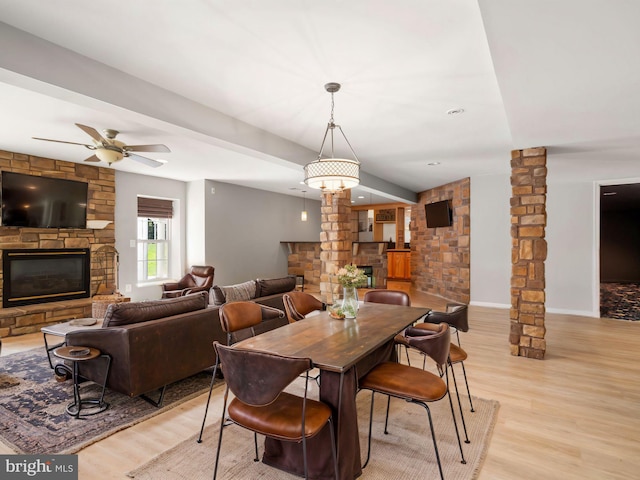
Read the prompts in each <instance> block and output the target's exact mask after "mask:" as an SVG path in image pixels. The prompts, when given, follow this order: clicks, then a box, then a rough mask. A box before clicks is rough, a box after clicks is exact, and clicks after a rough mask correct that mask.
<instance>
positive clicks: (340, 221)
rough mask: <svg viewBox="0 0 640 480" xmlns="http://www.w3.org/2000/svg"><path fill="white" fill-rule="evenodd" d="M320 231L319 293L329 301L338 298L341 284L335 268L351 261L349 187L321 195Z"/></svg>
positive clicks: (351, 237) (324, 299)
mask: <svg viewBox="0 0 640 480" xmlns="http://www.w3.org/2000/svg"><path fill="white" fill-rule="evenodd" d="M321 221H322V231H321V232H320V242H321V243H320V260H321V264H322V271H321V273H320V296H321V297H322V300H323V301H324V302H327V303H329V304H332V303H334V302H335V301H337V300H338V298H339V294H340V292H341V289H342V287H340V284H339V283H338V281H337V279H336V272H337V270H338V268H340V267H342V266H344V265H346V264H348V263H351V257H352V250H351V249H352V246H353V235H352V233H351V190H345V191H342V192H336V193H324V194H323V195H322V217H321Z"/></svg>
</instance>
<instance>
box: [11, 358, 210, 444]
mask: <svg viewBox="0 0 640 480" xmlns="http://www.w3.org/2000/svg"><path fill="white" fill-rule="evenodd" d="M0 372H2V373H3V376H4V377H6V378H7V379H12V380H13V381H12V382H11V384H10V385H7V386H6V387H5V388H0V441H2V442H3V443H4V444H6V445H7V446H9V447H10V448H12V449H13V450H15V451H16V453H24V454H63V453H74V452H77V451H78V450H80V449H82V448H84V447H86V446H87V445H90V444H92V443H94V442H97V441H98V440H101V439H103V438H105V437H107V436H109V435H112V434H114V433H115V432H117V431H119V430H122V429H124V428H127V427H129V426H131V425H135V424H136V423H139V422H142V421H144V420H146V419H148V418H150V417H153V416H155V415H158V414H159V413H162V412H164V411H166V410H168V409H170V408H173V407H175V406H176V405H179V404H181V403H183V402H186V401H187V400H189V399H191V398H194V397H195V396H197V395H200V394H202V393H204V392H206V391H207V389H208V387H209V383H210V381H211V374H206V373H204V372H203V373H200V374H198V375H195V376H193V377H190V378H188V379H185V380H182V381H180V382H176V383H174V384H172V385H169V386H168V387H167V390H166V393H165V397H164V403H163V406H162V407H161V408H156V407H154V406H153V405H151V404H150V403H148V402H146V401H145V400H143V399H141V398H129V397H128V396H126V395H122V394H120V393H116V392H112V391H109V390H107V391H106V394H105V401H106V402H108V403H109V408H108V409H107V410H105V411H104V412H102V413H99V414H97V415H93V416H89V417H84V418H81V419H76V418H74V417H71V416H69V415H68V414H66V413H65V407H66V406H67V404H68V403H69V402H70V401H71V400H72V399H73V385H72V383H71V381H70V380H67V381H66V382H57V381H56V380H55V379H54V376H53V370H51V368H50V367H49V364H48V362H47V356H46V354H45V351H44V348H37V349H33V350H28V351H25V352H21V353H16V354H13V355H8V356H6V357H0ZM99 390H100V389H99V387H97V386H95V385H93V384H92V385H90V386H87V387H83V390H82V391H81V392H82V395H83V396H84V395H85V394H86V395H87V396H99Z"/></svg>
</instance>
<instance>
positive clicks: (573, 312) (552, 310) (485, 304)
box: [469, 301, 600, 318]
mask: <svg viewBox="0 0 640 480" xmlns="http://www.w3.org/2000/svg"><path fill="white" fill-rule="evenodd" d="M469 305H473V306H475V307H488V308H502V309H507V310H508V309H510V308H511V305H509V304H506V303H493V302H476V301H471V303H469ZM546 312H547V313H558V314H560V315H578V316H580V317H594V318H600V314H599V313H597V312H592V311H589V310H571V309H566V308H547V310H546Z"/></svg>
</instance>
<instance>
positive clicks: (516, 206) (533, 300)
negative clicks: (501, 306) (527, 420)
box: [509, 148, 547, 360]
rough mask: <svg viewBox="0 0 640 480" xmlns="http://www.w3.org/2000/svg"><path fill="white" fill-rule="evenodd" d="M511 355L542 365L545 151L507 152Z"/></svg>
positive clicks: (545, 251)
mask: <svg viewBox="0 0 640 480" xmlns="http://www.w3.org/2000/svg"><path fill="white" fill-rule="evenodd" d="M511 190H512V197H511V238H512V240H511V265H512V266H511V314H510V317H511V330H510V334H509V343H510V348H511V355H516V356H521V357H528V358H536V359H539V360H542V359H543V358H544V354H545V351H546V341H545V339H544V335H545V331H546V330H545V326H544V317H545V292H544V289H545V274H544V261H545V260H546V258H547V241H546V240H545V227H546V225H547V211H546V200H547V151H546V149H545V148H529V149H526V150H513V151H512V152H511Z"/></svg>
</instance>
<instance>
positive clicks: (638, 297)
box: [600, 283, 640, 321]
mask: <svg viewBox="0 0 640 480" xmlns="http://www.w3.org/2000/svg"><path fill="white" fill-rule="evenodd" d="M600 316H601V317H603V318H617V319H620V320H632V321H638V320H640V284H638V283H601V284H600Z"/></svg>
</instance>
